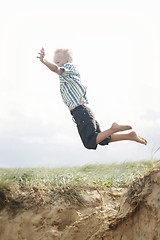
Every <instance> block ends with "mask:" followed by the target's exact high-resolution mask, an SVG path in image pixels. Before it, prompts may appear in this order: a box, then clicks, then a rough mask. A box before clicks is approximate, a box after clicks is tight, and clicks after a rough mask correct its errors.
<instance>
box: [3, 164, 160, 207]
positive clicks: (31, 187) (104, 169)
mask: <svg viewBox="0 0 160 240" xmlns="http://www.w3.org/2000/svg"><path fill="white" fill-rule="evenodd" d="M156 166H160V161H155V162H153V161H148V162H146V161H143V162H131V163H123V164H111V165H107V164H100V165H89V166H83V167H72V168H65V167H63V168H53V169H52V168H35V169H0V210H1V209H2V208H4V207H6V206H7V208H8V209H10V210H14V209H16V208H19V207H20V206H22V205H23V202H24V201H27V202H32V203H33V204H36V203H37V202H38V204H44V202H45V201H46V200H45V197H46V196H49V195H50V196H51V195H52V196H53V197H51V199H53V198H54V197H55V195H56V196H58V197H63V199H65V200H68V201H70V202H72V203H73V204H74V203H76V204H82V205H85V202H84V201H83V198H82V196H81V191H82V190H85V189H88V188H95V189H98V188H101V187H103V188H105V187H107V188H108V187H120V188H127V187H129V185H130V183H131V182H133V181H134V180H135V179H136V178H137V177H141V176H143V175H144V174H145V173H146V172H147V171H149V170H151V169H152V168H155V167H156ZM12 186H18V187H17V189H18V191H19V192H22V193H23V194H22V195H21V196H19V195H18V194H17V195H16V193H14V191H11V188H12ZM11 192H12V193H11ZM52 201H53V200H52Z"/></svg>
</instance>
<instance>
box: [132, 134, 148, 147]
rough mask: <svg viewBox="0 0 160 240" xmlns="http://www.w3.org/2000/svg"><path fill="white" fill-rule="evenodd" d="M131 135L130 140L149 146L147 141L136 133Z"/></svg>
mask: <svg viewBox="0 0 160 240" xmlns="http://www.w3.org/2000/svg"><path fill="white" fill-rule="evenodd" d="M129 135H130V140H132V141H136V142H138V143H142V144H144V145H147V140H146V139H144V138H142V137H140V136H138V135H137V133H136V132H134V131H133V132H130V133H129Z"/></svg>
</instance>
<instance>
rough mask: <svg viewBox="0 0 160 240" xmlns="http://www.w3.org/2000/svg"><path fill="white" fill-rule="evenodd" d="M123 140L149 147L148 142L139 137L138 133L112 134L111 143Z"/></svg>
mask: <svg viewBox="0 0 160 240" xmlns="http://www.w3.org/2000/svg"><path fill="white" fill-rule="evenodd" d="M122 140H129V141H135V142H138V143H141V144H144V145H147V141H146V140H145V139H144V138H142V137H140V136H138V135H137V133H136V132H130V133H128V134H112V135H111V140H110V142H116V141H122Z"/></svg>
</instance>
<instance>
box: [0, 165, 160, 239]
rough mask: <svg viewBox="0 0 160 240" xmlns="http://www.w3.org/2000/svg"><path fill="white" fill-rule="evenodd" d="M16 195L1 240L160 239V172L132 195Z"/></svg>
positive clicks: (29, 191)
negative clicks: (69, 197) (79, 196)
mask: <svg viewBox="0 0 160 240" xmlns="http://www.w3.org/2000/svg"><path fill="white" fill-rule="evenodd" d="M12 191H13V193H14V195H15V196H16V197H15V199H14V201H13V206H12V207H11V206H10V207H7V205H6V206H5V207H3V208H2V209H1V211H0V239H1V240H109V239H114V240H145V239H146V240H151V239H152V240H153V239H154V240H158V239H160V168H157V169H154V170H152V171H150V172H148V173H147V174H146V175H145V176H144V177H140V178H137V179H136V180H135V181H134V182H133V183H132V184H131V185H130V187H129V189H124V188H112V187H110V188H106V187H105V188H101V189H100V188H96V187H90V188H88V189H86V190H83V191H82V192H81V193H80V195H81V198H79V199H78V198H77V199H74V197H73V198H71V199H67V197H62V195H60V194H59V195H58V194H55V192H54V190H53V189H47V190H46V189H37V188H34V187H32V188H31V187H30V188H29V187H28V188H27V187H25V186H24V187H21V188H20V187H19V186H13V187H12ZM64 194H65V193H64ZM1 203H2V201H1ZM18 203H19V204H18ZM8 208H9V209H8Z"/></svg>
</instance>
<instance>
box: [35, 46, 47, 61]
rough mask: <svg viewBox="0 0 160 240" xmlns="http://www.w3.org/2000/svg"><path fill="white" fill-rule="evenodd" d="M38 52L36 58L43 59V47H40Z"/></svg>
mask: <svg viewBox="0 0 160 240" xmlns="http://www.w3.org/2000/svg"><path fill="white" fill-rule="evenodd" d="M38 54H39V56H37V58H39V60H40V61H41V62H43V59H44V56H45V51H44V48H43V47H42V49H41V50H40V52H39V53H38Z"/></svg>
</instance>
